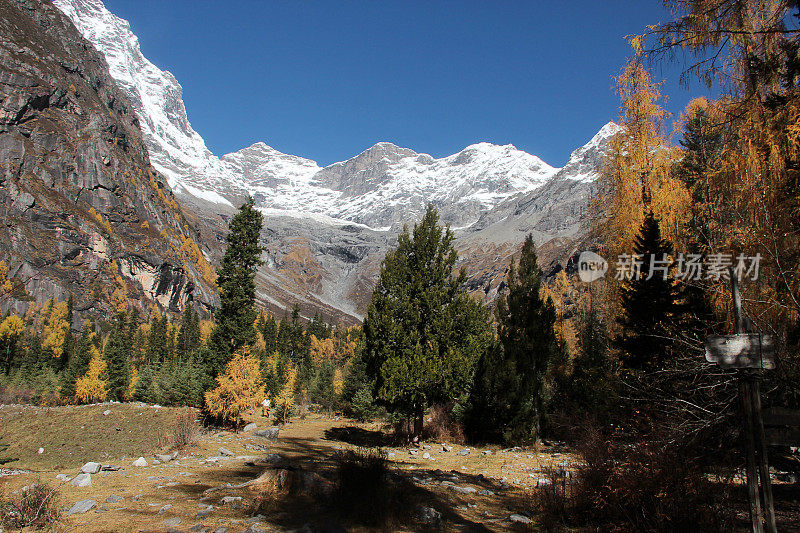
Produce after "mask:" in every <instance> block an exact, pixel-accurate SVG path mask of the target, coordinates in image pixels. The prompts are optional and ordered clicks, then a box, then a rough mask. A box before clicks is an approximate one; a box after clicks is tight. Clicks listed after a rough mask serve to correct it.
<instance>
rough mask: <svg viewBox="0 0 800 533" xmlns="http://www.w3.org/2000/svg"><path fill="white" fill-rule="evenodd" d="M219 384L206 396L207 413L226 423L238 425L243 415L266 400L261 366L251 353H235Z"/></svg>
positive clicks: (218, 381) (217, 380)
mask: <svg viewBox="0 0 800 533" xmlns="http://www.w3.org/2000/svg"><path fill="white" fill-rule="evenodd" d="M216 382H217V387H216V388H215V389H213V390H211V391H208V392H206V394H205V406H206V410H207V411H208V413H209V414H210V415H211V416H213V417H215V418H218V419H220V420H222V421H223V422H225V423H227V424H232V425H234V426H236V425H239V424H240V423H241V422H242V415H243V414H244V413H246V412H247V411H249V410H250V409H254V408H255V407H257V406H258V405H259V404H260V403H261V402H262V401H263V400H264V385H263V384H262V379H261V364H260V362H259V359H258V357H256V356H255V355H253V354H251V353H250V352H249V350H244V351H241V352H239V353H236V354H235V355H234V356H233V359H231V360H230V362H228V364H227V365H226V366H225V372H224V373H223V374H220V375H219V376H218V377H217V378H216Z"/></svg>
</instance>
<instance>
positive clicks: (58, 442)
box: [0, 403, 180, 471]
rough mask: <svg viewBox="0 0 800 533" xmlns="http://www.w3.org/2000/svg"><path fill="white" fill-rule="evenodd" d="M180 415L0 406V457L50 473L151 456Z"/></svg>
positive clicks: (126, 407) (164, 410)
mask: <svg viewBox="0 0 800 533" xmlns="http://www.w3.org/2000/svg"><path fill="white" fill-rule="evenodd" d="M106 410H109V411H110V413H109V414H108V415H103V412H104V411H106ZM179 411H180V409H178V408H168V407H161V408H159V409H155V408H153V407H149V406H143V405H142V404H137V403H131V404H112V405H88V406H64V407H34V406H20V405H4V406H0V442H3V443H7V444H8V445H9V446H8V449H7V450H5V451H4V452H3V455H4V456H8V457H14V458H17V460H16V461H12V462H10V463H7V464H6V465H4V466H5V467H6V468H26V469H30V470H34V471H52V470H59V469H63V468H70V467H74V466H80V465H82V464H83V463H85V462H87V461H97V462H100V463H113V462H114V461H117V462H119V461H120V460H121V459H122V457H127V458H133V457H139V456H140V455H147V454H151V453H153V452H154V451H156V450H159V449H161V448H164V447H165V446H168V445H170V444H171V442H172V434H173V431H174V428H175V425H176V421H177V419H178V416H179ZM40 447H41V448H44V452H43V453H41V454H39V453H38V450H39V448H40Z"/></svg>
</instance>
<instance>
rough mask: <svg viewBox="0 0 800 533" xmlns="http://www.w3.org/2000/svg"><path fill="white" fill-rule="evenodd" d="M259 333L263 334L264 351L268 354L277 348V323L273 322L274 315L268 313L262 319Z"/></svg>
mask: <svg viewBox="0 0 800 533" xmlns="http://www.w3.org/2000/svg"><path fill="white" fill-rule="evenodd" d="M261 334H262V335H263V336H264V345H265V348H264V351H265V352H266V353H268V354H270V353H272V352H274V351H275V350H277V349H278V324H277V323H276V322H275V317H274V316H272V315H269V316H268V317H267V319H266V320H264V322H263V324H262V327H261Z"/></svg>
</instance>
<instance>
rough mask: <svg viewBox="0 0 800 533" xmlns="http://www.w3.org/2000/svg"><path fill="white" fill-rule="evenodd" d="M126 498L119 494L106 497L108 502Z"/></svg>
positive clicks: (116, 501) (117, 501)
mask: <svg viewBox="0 0 800 533" xmlns="http://www.w3.org/2000/svg"><path fill="white" fill-rule="evenodd" d="M124 499H125V498H123V497H122V496H117V495H116V494H112V495H110V496H109V497H108V498H106V503H119V502H121V501H122V500H124Z"/></svg>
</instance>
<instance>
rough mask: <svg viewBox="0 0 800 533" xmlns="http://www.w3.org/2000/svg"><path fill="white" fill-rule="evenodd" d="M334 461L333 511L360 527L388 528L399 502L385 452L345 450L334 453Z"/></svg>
mask: <svg viewBox="0 0 800 533" xmlns="http://www.w3.org/2000/svg"><path fill="white" fill-rule="evenodd" d="M334 462H335V464H336V488H335V492H334V504H335V505H336V508H338V509H340V510H341V511H342V512H343V513H345V514H346V516H347V518H349V519H351V520H353V521H356V522H358V523H360V524H361V525H364V526H367V527H386V526H388V524H389V523H390V522H391V520H392V518H393V517H395V516H396V513H397V511H398V509H397V506H396V505H395V504H396V502H397V501H400V500H399V498H397V497H396V495H393V494H392V492H393V488H394V485H392V484H391V483H390V481H389V463H388V461H387V459H386V453H385V452H384V451H383V450H380V449H364V448H360V449H358V450H348V451H345V452H340V453H337V454H336V455H335V456H334ZM393 496H395V497H393Z"/></svg>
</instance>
